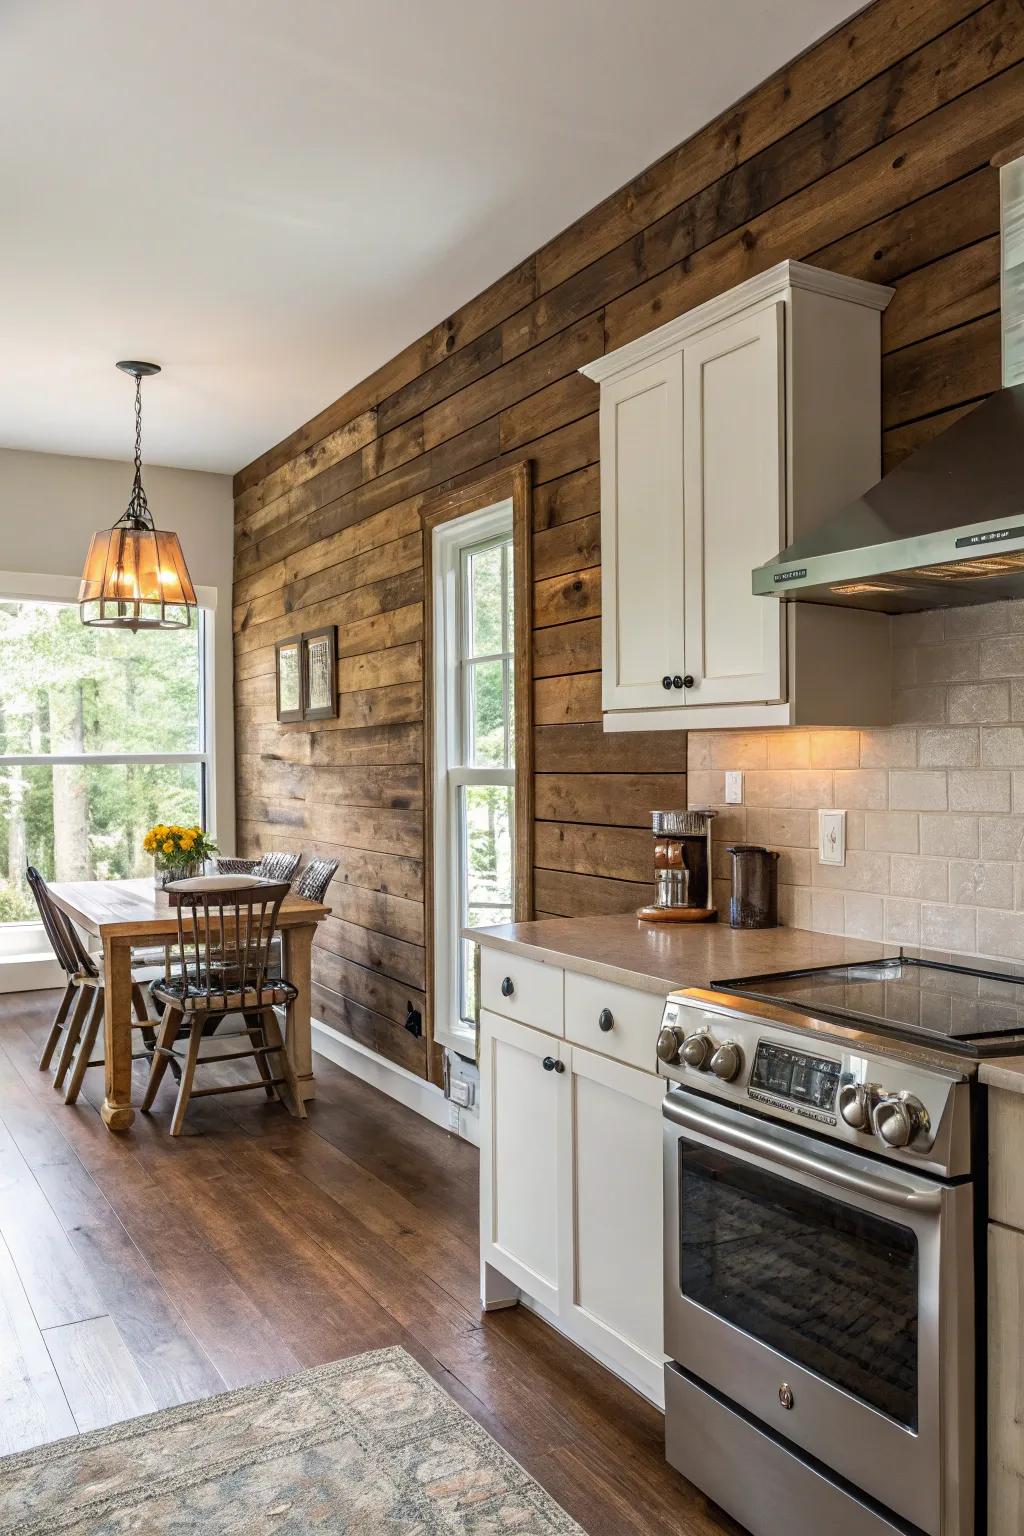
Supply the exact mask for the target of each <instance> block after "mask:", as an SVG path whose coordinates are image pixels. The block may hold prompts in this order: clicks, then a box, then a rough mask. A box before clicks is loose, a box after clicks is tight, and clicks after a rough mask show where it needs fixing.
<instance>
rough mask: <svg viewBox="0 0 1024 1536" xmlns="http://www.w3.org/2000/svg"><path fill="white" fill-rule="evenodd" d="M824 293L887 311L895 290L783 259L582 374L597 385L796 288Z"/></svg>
mask: <svg viewBox="0 0 1024 1536" xmlns="http://www.w3.org/2000/svg"><path fill="white" fill-rule="evenodd" d="M800 288H802V289H805V290H806V291H808V292H810V293H821V294H825V295H826V296H827V297H829V298H833V299H842V300H844V301H845V302H846V303H848V304H860V305H862V306H863V307H864V308H866V309H876V310H879V311H881V310H883V309H885V308H886V306H887V305H888V303H889V300H890V299H891V298H892V296H893V294H894V293H895V292H896V290H895V288H887V287H885V286H884V285H883V284H882V283H868V282H865V281H864V280H863V279H862V278H859V277H844V276H843V274H842V273H839V272H827V271H825V269H824V268H823V267H812V266H809V265H808V263H807V262H805V261H780V262H778V263H777V264H776V265H775V266H774V267H769V268H768V270H767V271H766V272H759V273H758V275H757V276H756V277H751V278H748V279H747V281H746V282H745V283H739V284H738V285H737V286H736V287H735V288H730V289H728V290H727V292H725V293H720V294H718V295H717V297H715V298H713V299H707V300H705V302H704V303H703V304H698V305H697V306H696V308H695V309H688V310H687V311H686V312H685V314H682V315H679V316H678V317H677V319H675V320H670V321H669V322H668V323H667V325H661V326H659V327H658V328H657V330H654V331H648V332H647V334H646V335H644V336H638V337H637V338H636V340H635V341H628V342H626V344H625V346H622V347H618V348H617V349H616V350H615V351H614V352H609V353H607V354H606V355H605V356H604V357H597V358H595V359H594V361H593V362H592V363H586V364H585V365H584V366H583V367H582V368H581V369H580V370H579V371H580V373H583V374H586V376H587V378H588V379H594V380H595V381H596V382H597V383H598V384H601V383H604V382H605V381H606V380H607V379H611V378H614V377H615V376H616V375H617V374H619V373H625V372H629V371H630V370H632V369H633V368H635V367H636V366H637V364H639V363H643V362H646V361H648V360H649V359H653V358H655V357H659V356H661V355H662V354H663V353H665V352H671V351H673V350H675V349H676V348H678V347H680V346H681V345H682V344H683V343H684V342H685V341H687V340H689V338H690V337H692V336H693V335H694V334H695V333H696V332H697V331H702V330H704V329H705V328H706V327H707V326H711V325H717V324H719V323H720V322H721V321H723V320H729V319H731V318H732V317H733V316H734V315H739V314H741V313H742V312H743V311H744V310H745V309H750V308H751V307H752V306H754V305H756V304H762V303H765V302H767V301H768V300H770V299H775V298H780V297H782V296H783V295H784V294H785V293H786V292H788V291H790V292H791V291H792V290H794V289H800Z"/></svg>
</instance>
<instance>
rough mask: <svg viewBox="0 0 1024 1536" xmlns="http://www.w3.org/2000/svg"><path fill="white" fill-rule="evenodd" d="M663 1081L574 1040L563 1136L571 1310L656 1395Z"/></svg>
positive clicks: (571, 1320)
mask: <svg viewBox="0 0 1024 1536" xmlns="http://www.w3.org/2000/svg"><path fill="white" fill-rule="evenodd" d="M663 1086H664V1085H663V1084H662V1082H661V1080H660V1079H659V1078H658V1077H656V1076H655V1075H654V1074H653V1073H648V1072H638V1071H637V1070H636V1069H635V1068H633V1067H625V1066H622V1065H621V1064H620V1063H618V1062H614V1061H608V1060H606V1059H604V1058H603V1057H600V1056H595V1055H594V1054H593V1053H592V1052H590V1051H584V1050H580V1049H579V1048H578V1047H575V1046H574V1047H573V1048H572V1051H571V1060H570V1079H569V1087H570V1093H569V1097H568V1100H567V1102H566V1104H565V1111H566V1120H567V1123H566V1125H565V1129H564V1134H563V1148H562V1165H563V1198H564V1204H565V1206H566V1209H567V1210H569V1211H570V1212H571V1245H570V1246H569V1248H568V1251H566V1250H565V1249H563V1255H562V1258H563V1270H562V1274H563V1278H562V1303H563V1317H565V1316H566V1313H568V1326H569V1327H570V1328H571V1331H572V1333H573V1335H574V1337H578V1338H579V1339H580V1340H581V1342H582V1343H583V1344H584V1345H585V1346H586V1345H588V1344H589V1346H590V1347H591V1348H593V1349H594V1351H595V1353H597V1354H598V1355H599V1356H604V1357H605V1358H607V1359H609V1360H610V1361H611V1362H613V1363H614V1364H615V1365H617V1366H618V1367H619V1368H620V1369H622V1370H623V1372H624V1373H625V1374H626V1375H627V1376H628V1378H630V1379H632V1380H633V1381H634V1382H635V1383H636V1384H637V1385H638V1386H640V1387H641V1388H642V1390H644V1391H645V1392H646V1393H647V1394H648V1396H650V1397H652V1398H653V1399H654V1400H655V1401H660V1400H661V1394H662V1390H663V1387H662V1365H663V1361H664V1354H663V1349H662V1340H663V1333H664V1324H663V1316H662V1274H663V1256H662V1231H663V1210H662V1167H661V1159H662V1146H661V1143H662V1120H661V1101H662V1097H663Z"/></svg>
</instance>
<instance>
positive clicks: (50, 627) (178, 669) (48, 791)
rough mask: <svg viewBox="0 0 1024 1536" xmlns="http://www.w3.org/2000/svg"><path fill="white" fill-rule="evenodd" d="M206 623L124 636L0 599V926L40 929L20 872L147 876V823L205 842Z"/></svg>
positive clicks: (209, 782)
mask: <svg viewBox="0 0 1024 1536" xmlns="http://www.w3.org/2000/svg"><path fill="white" fill-rule="evenodd" d="M54 584H55V585H56V584H57V583H56V582H55V583H54ZM0 590H2V589H0ZM211 618H212V615H208V614H207V612H206V611H205V610H204V609H200V610H199V612H198V616H197V621H196V622H195V623H194V624H193V625H192V626H191V627H190V628H189V629H182V630H159V631H158V630H150V631H145V632H142V633H140V634H137V635H133V634H132V633H131V632H130V631H127V630H113V629H94V628H88V627H86V626H84V625H82V623H81V621H80V619H79V613H78V607H77V604H75V603H72V602H69V601H66V600H50V599H46V598H39V597H35V596H31V597H29V596H24V595H21V594H15V595H11V596H9V597H0V928H2V927H3V926H4V925H12V924H23V923H27V924H32V923H35V922H36V921H37V914H36V910H35V905H34V902H33V901H32V897H31V894H30V893H29V891H28V888H27V886H26V884H25V867H26V865H27V864H34V865H36V866H37V867H38V868H39V870H40V871H41V872H42V874H43V875H44V877H45V878H46V879H48V880H97V879H124V878H128V877H131V876H141V875H146V874H149V873H151V871H152V859H151V858H150V857H149V856H148V855H147V854H146V853H145V852H144V851H143V848H142V838H143V836H144V834H145V832H146V830H147V829H148V827H149V826H151V825H152V824H153V823H154V822H158V821H167V822H179V823H182V824H186V825H187V824H191V823H193V822H199V823H201V824H202V825H204V826H206V827H207V828H208V829H209V830H210V831H211V832H214V833H215V828H214V826H213V804H214V798H213V766H212V752H211V744H212V722H211V718H210V714H211V706H212V700H211V694H212V690H211V689H210V688H209V687H208V686H207V682H208V678H209V676H210V674H211V670H212V666H211V662H212V622H210V620H211ZM2 948H3V945H2V944H0V949H2Z"/></svg>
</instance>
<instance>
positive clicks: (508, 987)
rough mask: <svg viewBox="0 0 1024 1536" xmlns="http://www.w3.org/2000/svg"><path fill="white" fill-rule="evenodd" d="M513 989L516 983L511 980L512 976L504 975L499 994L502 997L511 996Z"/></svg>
mask: <svg viewBox="0 0 1024 1536" xmlns="http://www.w3.org/2000/svg"><path fill="white" fill-rule="evenodd" d="M515 989H516V984H515V982H514V981H513V980H512V977H511V976H506V977H505V979H504V981H503V982H502V984H501V995H502V997H511V996H512V994H513V992H514V991H515Z"/></svg>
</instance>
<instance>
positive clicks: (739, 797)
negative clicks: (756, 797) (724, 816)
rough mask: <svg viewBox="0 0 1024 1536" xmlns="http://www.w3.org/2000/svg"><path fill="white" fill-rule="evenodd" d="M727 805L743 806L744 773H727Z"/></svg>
mask: <svg viewBox="0 0 1024 1536" xmlns="http://www.w3.org/2000/svg"><path fill="white" fill-rule="evenodd" d="M725 803H726V805H742V804H743V775H742V773H735V772H734V773H727V774H726V776H725Z"/></svg>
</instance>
